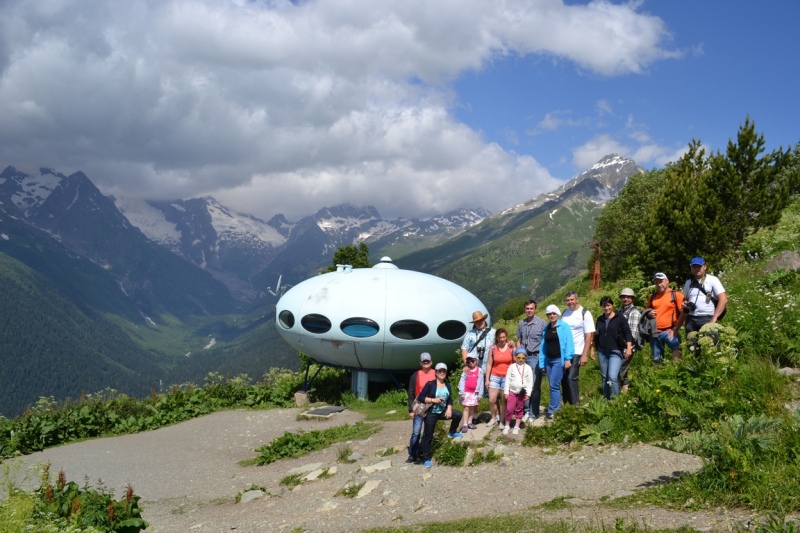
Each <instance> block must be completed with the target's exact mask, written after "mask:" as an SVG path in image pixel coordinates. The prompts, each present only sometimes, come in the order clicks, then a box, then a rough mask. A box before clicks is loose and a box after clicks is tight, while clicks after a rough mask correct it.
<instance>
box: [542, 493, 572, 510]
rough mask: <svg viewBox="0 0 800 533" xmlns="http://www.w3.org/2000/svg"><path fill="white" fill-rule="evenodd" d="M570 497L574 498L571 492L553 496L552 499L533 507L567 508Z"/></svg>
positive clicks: (569, 505) (569, 504)
mask: <svg viewBox="0 0 800 533" xmlns="http://www.w3.org/2000/svg"><path fill="white" fill-rule="evenodd" d="M570 498H575V496H574V495H573V494H569V495H567V496H559V497H558V498H553V499H552V500H549V501H546V502H544V503H542V504H540V505H537V506H536V507H535V508H536V509H541V510H543V511H560V510H561V509H567V508H569V507H571V506H572V504H571V503H569V502H568V501H567V500H569V499H570Z"/></svg>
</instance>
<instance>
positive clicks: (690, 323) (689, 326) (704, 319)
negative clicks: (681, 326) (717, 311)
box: [685, 315, 714, 335]
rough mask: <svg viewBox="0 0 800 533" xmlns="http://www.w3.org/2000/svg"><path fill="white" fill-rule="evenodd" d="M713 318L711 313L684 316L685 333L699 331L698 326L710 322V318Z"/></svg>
mask: <svg viewBox="0 0 800 533" xmlns="http://www.w3.org/2000/svg"><path fill="white" fill-rule="evenodd" d="M712 318H714V317H712V316H711V315H703V316H694V315H689V316H687V317H686V326H685V327H686V335H689V333H691V332H693V331H700V328H702V327H703V326H705V325H706V324H708V323H709V322H711V319H712Z"/></svg>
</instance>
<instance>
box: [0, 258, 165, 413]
mask: <svg viewBox="0 0 800 533" xmlns="http://www.w3.org/2000/svg"><path fill="white" fill-rule="evenodd" d="M159 374H160V371H159V368H158V365H157V358H156V357H154V356H153V355H151V354H149V353H148V352H147V351H146V350H143V349H141V348H140V347H139V346H137V345H136V344H135V343H134V342H133V341H132V340H131V339H130V338H129V337H128V335H127V334H126V333H125V332H124V331H122V330H121V329H120V328H119V327H117V326H115V325H114V324H113V323H111V322H110V321H108V320H107V319H106V318H105V317H104V316H103V315H102V314H101V313H99V312H97V311H95V310H94V309H92V308H91V307H90V306H88V305H82V306H80V307H79V306H78V305H76V304H75V303H73V302H72V301H71V300H70V298H69V297H68V296H65V295H64V294H62V293H61V292H60V291H59V290H58V289H57V288H56V287H55V286H54V285H53V284H52V283H51V282H50V281H48V280H47V279H45V278H44V277H43V276H41V275H40V274H38V273H36V272H35V271H33V270H32V269H30V268H28V267H27V266H25V265H24V264H22V263H21V262H20V261H17V260H16V259H13V258H12V257H9V256H8V255H6V254H4V253H0V383H2V386H1V387H0V412H2V413H3V414H5V415H10V414H18V413H20V412H21V411H22V408H23V407H24V406H26V405H30V404H32V403H35V402H36V400H37V399H38V398H39V396H51V395H52V396H56V397H58V398H62V399H63V398H66V397H73V398H77V397H78V396H80V394H81V391H84V390H85V391H86V392H95V391H98V390H101V389H104V388H106V387H111V388H114V389H117V390H119V391H120V392H124V393H126V394H132V395H137V396H141V395H143V394H146V393H147V392H148V391H149V390H150V387H154V386H156V385H157V383H158V375H159Z"/></svg>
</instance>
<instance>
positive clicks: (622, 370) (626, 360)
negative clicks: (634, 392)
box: [617, 349, 637, 387]
mask: <svg viewBox="0 0 800 533" xmlns="http://www.w3.org/2000/svg"><path fill="white" fill-rule="evenodd" d="M636 353H637V352H636V350H635V349H634V350H633V353H632V354H631V356H630V357H623V358H622V366H620V367H619V378H618V380H617V381H618V382H619V386H620V387H622V386H623V385H630V384H631V382H630V380H629V379H628V369H629V368H630V366H631V361H633V358H634V357H635V356H636Z"/></svg>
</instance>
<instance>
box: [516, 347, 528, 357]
mask: <svg viewBox="0 0 800 533" xmlns="http://www.w3.org/2000/svg"><path fill="white" fill-rule="evenodd" d="M519 354H522V355H524V356H525V357H528V350H526V349H525V347H524V346H520V347H519V348H517V351H516V352H514V355H519Z"/></svg>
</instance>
